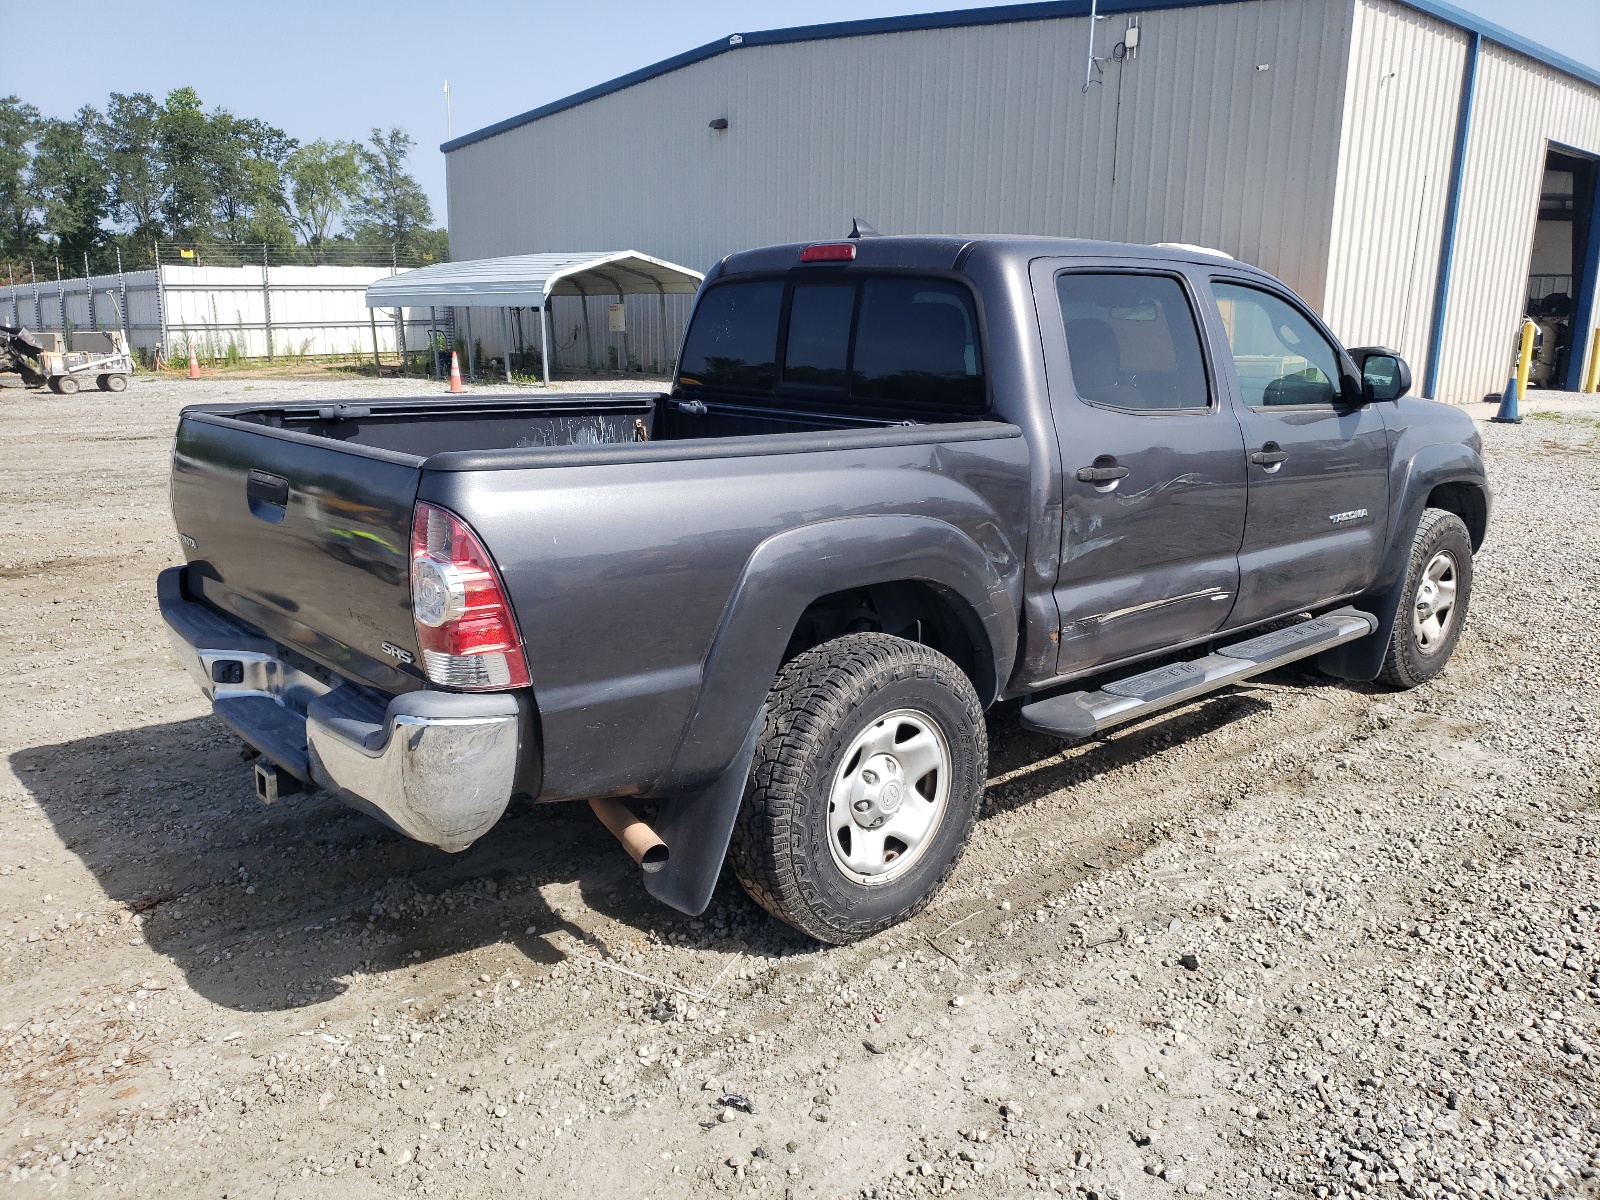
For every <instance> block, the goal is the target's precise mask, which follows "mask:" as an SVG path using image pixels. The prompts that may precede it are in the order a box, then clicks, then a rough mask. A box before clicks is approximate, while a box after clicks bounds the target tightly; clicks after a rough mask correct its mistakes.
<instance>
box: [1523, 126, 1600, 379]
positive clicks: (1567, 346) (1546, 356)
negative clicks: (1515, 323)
mask: <svg viewBox="0 0 1600 1200" xmlns="http://www.w3.org/2000/svg"><path fill="white" fill-rule="evenodd" d="M1597 177H1600V161H1597V160H1595V159H1592V158H1588V157H1585V156H1582V155H1578V154H1574V153H1571V152H1569V151H1567V150H1564V149H1557V148H1555V147H1551V149H1550V151H1549V153H1548V154H1547V155H1546V156H1545V169H1544V186H1543V188H1542V189H1541V190H1540V194H1539V223H1538V225H1537V226H1536V227H1535V230H1534V235H1533V256H1532V258H1531V260H1530V262H1529V264H1528V299H1527V308H1526V310H1525V311H1526V312H1527V314H1528V316H1529V317H1530V318H1531V319H1532V320H1533V322H1534V324H1535V325H1537V326H1538V330H1539V337H1538V340H1537V343H1536V349H1535V351H1534V356H1533V366H1532V368H1531V370H1530V371H1529V372H1528V383H1529V384H1530V385H1531V386H1533V387H1541V388H1558V389H1565V390H1568V391H1577V390H1578V388H1579V387H1580V386H1581V379H1582V374H1583V356H1584V351H1585V349H1586V346H1585V344H1584V343H1585V341H1586V337H1585V331H1587V329H1588V326H1589V324H1590V315H1591V313H1592V312H1593V308H1594V293H1595V279H1594V276H1595V263H1594V259H1595V255H1594V250H1595V249H1596V247H1594V246H1593V245H1592V244H1591V243H1592V242H1593V241H1594V240H1595V191H1596V183H1597Z"/></svg>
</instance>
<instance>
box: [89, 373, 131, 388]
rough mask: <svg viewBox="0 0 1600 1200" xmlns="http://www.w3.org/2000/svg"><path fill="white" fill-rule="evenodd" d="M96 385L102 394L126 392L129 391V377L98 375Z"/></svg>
mask: <svg viewBox="0 0 1600 1200" xmlns="http://www.w3.org/2000/svg"><path fill="white" fill-rule="evenodd" d="M94 385H95V387H97V388H99V389H100V390H101V391H102V392H125V391H127V390H128V377H127V376H126V375H97V376H96V377H95V381H94Z"/></svg>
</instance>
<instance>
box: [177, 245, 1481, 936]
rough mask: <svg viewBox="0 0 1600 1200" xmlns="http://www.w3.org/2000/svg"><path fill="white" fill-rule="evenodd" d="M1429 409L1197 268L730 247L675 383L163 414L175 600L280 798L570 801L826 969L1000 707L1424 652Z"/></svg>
mask: <svg viewBox="0 0 1600 1200" xmlns="http://www.w3.org/2000/svg"><path fill="white" fill-rule="evenodd" d="M1410 382H1411V376H1410V372H1409V370H1408V368H1407V366H1406V364H1405V363H1404V362H1403V361H1402V360H1401V359H1400V357H1399V356H1398V355H1397V354H1395V353H1394V352H1392V351H1390V350H1386V349H1383V348H1381V347H1364V348H1358V349H1353V350H1347V349H1346V348H1344V347H1343V346H1341V345H1340V343H1339V342H1338V340H1337V339H1336V338H1335V337H1334V336H1333V334H1332V333H1330V332H1329V331H1328V329H1327V327H1326V326H1325V325H1324V324H1323V323H1322V322H1321V321H1320V320H1319V319H1318V318H1317V316H1316V314H1315V313H1313V312H1312V311H1311V309H1310V308H1309V307H1308V306H1307V305H1306V304H1305V303H1303V302H1302V301H1301V300H1300V299H1298V298H1297V297H1296V296H1295V295H1294V293H1293V292H1292V291H1290V290H1289V289H1288V288H1287V287H1285V286H1284V285H1283V284H1282V283H1280V282H1278V281H1277V280H1276V279H1274V278H1272V277H1271V276H1269V275H1267V274H1265V273H1263V272H1262V271H1259V270H1256V269H1254V268H1251V267H1249V266H1246V265H1244V264H1242V263H1239V262H1236V261H1234V260H1232V259H1230V258H1228V257H1227V256H1225V255H1219V254H1217V253H1215V252H1206V251H1204V250H1201V249H1199V248H1195V247H1184V246H1133V245H1120V244H1110V243H1096V242H1088V241H1078V240H1064V239H1047V238H1022V237H978V238H959V237H956V238H951V237H860V238H854V239H850V240H845V241H840V242H824V243H816V244H804V245H784V246H773V247H768V248H764V249H756V250H749V251H745V252H741V253H737V254H733V255H730V256H729V257H727V258H725V259H724V260H723V261H722V262H721V263H719V264H718V265H717V266H716V267H715V269H713V270H712V271H711V273H710V274H709V275H708V276H707V277H706V280H705V283H704V285H703V287H702V289H701V291H700V293H699V295H698V297H697V299H696V302H695V306H694V310H693V314H692V317H691V319H690V321H689V324H688V326H687V329H686V332H685V335H684V341H683V345H682V348H681V359H680V362H679V365H678V368H677V373H676V377H675V379H674V381H673V383H672V386H671V389H670V391H666V392H661V393H654V394H604V395H556V396H551V397H549V398H529V397H527V396H523V395H517V396H492V395H474V396H470V397H468V398H465V399H444V398H442V397H441V398H420V399H404V400H395V399H386V400H373V401H370V402H361V403H357V404H351V403H344V404H317V403H277V402H267V403H256V404H250V403H246V404H228V405H223V404H212V405H196V406H191V407H189V408H186V409H185V410H184V412H183V414H182V417H181V419H180V422H179V425H178V430H177V437H176V442H175V446H174V452H173V464H172V489H171V490H172V508H173V515H174V517H175V519H176V524H177V530H178V536H179V538H180V540H181V542H182V545H183V547H184V556H185V558H186V560H187V561H186V565H184V566H181V567H175V568H172V569H169V570H167V571H165V572H163V573H162V575H161V577H160V581H159V585H158V590H159V598H160V605H161V610H162V613H163V614H164V616H165V618H166V621H167V624H168V625H169V626H170V628H171V632H172V635H173V641H174V644H175V646H176V648H177V651H178V654H179V655H180V657H181V658H182V659H183V660H184V661H185V663H186V665H187V666H188V668H189V669H190V670H191V671H192V673H193V674H194V676H195V678H196V680H197V681H198V683H199V685H200V687H201V688H202V689H203V691H204V692H205V694H206V695H207V696H208V697H209V698H210V699H211V701H212V703H213V705H214V707H215V711H216V714H217V715H218V716H219V717H220V718H221V719H222V720H223V721H224V722H225V723H226V724H227V725H228V726H229V727H230V728H231V729H232V730H234V731H235V732H236V733H237V734H238V735H239V736H240V737H241V738H243V739H244V740H245V741H246V742H247V743H249V745H250V746H253V747H254V748H255V749H256V750H257V751H259V752H260V756H259V758H258V759H257V760H256V766H255V774H256V781H257V790H258V792H259V794H260V797H261V799H263V800H265V801H268V802H271V801H273V800H275V799H276V798H277V797H278V796H279V795H280V794H284V793H287V792H291V791H295V790H300V789H304V788H308V787H320V788H324V789H326V790H328V791H329V792H331V793H334V794H336V795H337V796H339V797H340V798H342V799H343V800H344V801H346V802H347V803H349V804H351V805H353V806H355V807H357V808H359V809H362V810H364V811H366V812H368V813H370V814H371V815H373V816H374V817H377V818H378V819H379V820H381V821H384V822H386V823H387V824H389V825H390V826H392V827H393V828H394V829H397V830H399V831H400V832H401V833H403V834H406V835H407V836H409V837H412V838H416V839H419V840H421V841H424V842H428V843H431V844H432V845H434V846H437V847H440V848H442V849H444V850H448V851H457V850H461V849H463V848H465V847H467V846H469V845H471V844H472V843H473V842H474V841H476V840H477V839H479V838H482V837H493V836H494V834H493V830H494V827H495V824H496V822H497V821H498V820H499V818H500V817H501V815H502V813H503V812H504V811H505V809H506V806H507V804H508V803H509V802H510V801H511V800H512V799H513V798H514V797H519V796H521V797H527V798H530V799H532V800H534V801H538V802H541V803H553V802H556V801H580V800H581V801H585V802H588V803H590V804H591V805H592V806H593V807H594V809H595V811H596V813H597V814H598V815H599V817H600V818H601V819H602V820H603V821H605V823H606V824H607V826H608V827H610V828H611V829H612V831H613V832H615V833H616V834H617V835H618V837H619V838H620V839H621V840H622V842H623V844H624V846H626V847H627V848H628V850H629V852H630V853H631V854H632V855H633V856H634V858H635V859H636V861H638V862H639V864H640V866H641V868H642V871H643V883H644V886H645V887H646V888H647V889H648V891H649V892H650V893H651V894H652V895H654V896H655V897H657V898H658V899H659V900H660V901H662V902H664V903H666V904H668V905H671V906H672V907H674V908H677V909H679V910H681V911H683V912H686V913H691V914H693V913H699V912H701V911H703V910H704V909H705V907H706V906H707V904H708V903H709V901H710V898H711V894H712V889H713V887H714V886H715V884H716V881H717V878H718V875H719V873H720V872H721V870H722V869H723V866H724V863H725V862H726V864H727V865H728V866H730V867H731V869H732V871H733V873H734V874H735V875H736V876H737V877H738V879H739V880H740V882H741V883H742V884H743V885H744V887H745V888H746V889H748V891H749V892H750V894H751V895H752V896H753V897H754V898H755V899H756V900H757V901H758V902H759V903H760V904H762V905H763V906H764V907H765V908H766V909H767V910H769V911H770V912H771V913H772V914H773V915H774V916H776V917H779V918H781V919H782V920H784V921H787V922H788V923H789V924H791V925H793V926H794V927H795V928H797V929H799V930H801V931H803V932H805V933H806V934H809V935H811V936H812V937H814V938H817V939H820V940H822V941H825V942H846V941H850V940H853V939H858V938H861V937H864V936H868V935H870V934H872V933H874V932H875V931H878V930H881V929H884V928H885V927H887V926H890V925H892V924H894V923H895V922H898V921H901V920H904V919H905V918H906V917H908V916H909V915H911V914H913V913H915V912H917V911H918V910H919V909H920V908H921V907H922V906H924V905H926V904H927V903H928V901H929V899H930V897H932V896H933V894H934V893H935V892H936V890H937V889H938V888H939V886H940V884H941V883H942V882H943V881H944V879H945V878H946V877H947V876H948V875H949V873H950V871H951V870H952V868H953V867H954V865H955V863H956V861H957V859H958V857H959V856H960V854H961V851H962V848H963V846H964V844H965V843H966V842H967V840H968V838H969V837H970V835H971V832H972V829H973V823H974V821H975V819H976V817H977V815H978V812H979V807H980V802H981V799H982V796H983V790H984V783H985V777H986V767H987V762H986V759H987V752H988V744H987V736H986V731H985V716H984V713H985V710H986V709H988V708H989V707H990V706H992V705H995V704H997V703H1001V702H1011V703H1013V704H1014V705H1015V706H1016V708H1017V710H1018V714H1019V716H1018V719H1020V721H1021V723H1022V724H1023V725H1024V726H1025V727H1027V728H1029V729H1032V730H1036V731H1038V732H1040V733H1044V734H1049V735H1054V736H1056V737H1060V738H1062V739H1069V740H1070V739H1085V738H1091V737H1094V736H1095V735H1097V734H1099V733H1100V732H1101V731H1103V730H1106V729H1108V728H1110V727H1112V726H1115V725H1117V724H1119V723H1124V722H1130V721H1137V720H1140V719H1142V718H1145V717H1148V716H1149V715H1150V714H1152V713H1155V712H1158V711H1160V710H1162V709H1164V708H1167V707H1170V706H1174V705H1180V704H1183V703H1185V702H1187V701H1189V700H1192V699H1194V698H1195V697H1198V696H1201V695H1203V694H1205V693H1208V692H1211V691H1214V690H1216V689H1219V688H1224V687H1227V686H1229V685H1230V684H1234V683H1237V682H1239V681H1240V680H1244V679H1248V678H1249V677H1251V676H1253V675H1256V674H1259V673H1261V672H1264V671H1269V670H1271V669H1273V668H1275V667H1278V666H1281V665H1283V664H1285V663H1288V662H1292V661H1296V660H1306V659H1312V658H1315V661H1316V663H1317V665H1318V666H1319V667H1320V668H1321V669H1322V670H1323V671H1324V672H1326V673H1328V674H1331V675H1333V676H1336V677H1339V678H1343V679H1350V680H1382V681H1383V682H1384V683H1386V684H1388V685H1390V686H1393V687H1401V688H1405V687H1412V686H1415V685H1417V684H1420V683H1424V682H1425V681H1427V680H1429V679H1431V678H1432V677H1434V676H1435V675H1437V674H1438V673H1439V672H1440V671H1441V670H1443V668H1444V666H1445V663H1446V661H1447V660H1448V659H1449V658H1450V655H1451V652H1452V650H1453V649H1454V647H1455V645H1456V642H1457V639H1458V638H1459V637H1460V636H1461V631H1462V626H1463V624H1464V623H1465V621H1466V619H1467V608H1468V604H1469V602H1470V599H1471V592H1472V561H1473V554H1474V552H1475V550H1476V549H1477V548H1478V546H1479V545H1480V544H1481V543H1482V541H1483V537H1484V530H1485V526H1486V523H1487V520H1488V513H1489V489H1488V487H1487V485H1486V482H1485V477H1484V468H1483V462H1482V459H1481V457H1480V442H1479V438H1478V435H1477V433H1476V431H1475V428H1474V425H1473V423H1472V420H1471V419H1470V418H1469V417H1468V416H1467V415H1466V414H1465V413H1463V412H1462V411H1460V410H1458V409H1454V408H1451V407H1448V406H1446V405H1442V404H1436V403H1432V402H1430V401H1426V400H1421V399H1415V398H1411V397H1409V396H1408V395H1407V392H1408V389H1409V387H1410Z"/></svg>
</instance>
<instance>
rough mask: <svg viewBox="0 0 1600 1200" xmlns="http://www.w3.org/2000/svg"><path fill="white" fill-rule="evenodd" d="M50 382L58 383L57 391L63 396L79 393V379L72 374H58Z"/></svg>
mask: <svg viewBox="0 0 1600 1200" xmlns="http://www.w3.org/2000/svg"><path fill="white" fill-rule="evenodd" d="M50 382H52V383H53V384H55V385H56V391H57V392H59V393H60V394H61V395H63V396H76V395H77V394H78V381H77V379H76V378H75V377H73V376H71V375H58V376H57V377H56V378H55V379H52V380H51V381H50Z"/></svg>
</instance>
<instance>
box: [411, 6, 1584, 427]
mask: <svg viewBox="0 0 1600 1200" xmlns="http://www.w3.org/2000/svg"><path fill="white" fill-rule="evenodd" d="M1574 8H1575V12H1577V13H1585V14H1587V17H1586V18H1581V19H1588V18H1592V17H1593V16H1594V14H1593V11H1592V9H1591V3H1590V0H1581V2H1578V3H1575V5H1574ZM1098 11H1099V16H1098V19H1093V20H1092V19H1091V17H1090V15H1089V14H1090V4H1089V0H1059V2H1054V3H1038V4H1022V5H1012V6H1006V7H1000V8H985V9H974V10H968V11H962V12H949V13H936V14H930V15H927V16H917V17H904V18H886V19H879V20H867V21H853V22H847V23H842V24H834V25H819V26H812V27H807V28H798V29H783V30H773V31H768V32H763V33H746V34H734V35H732V36H730V37H729V38H727V39H724V40H722V41H718V42H715V43H712V44H710V45H707V46H702V47H699V48H697V49H694V50H690V51H688V52H686V53H684V54H680V55H678V56H677V57H675V58H671V59H667V60H666V61H664V62H662V63H659V64H656V65H655V66H652V67H649V68H646V69H644V70H641V71H636V72H634V73H632V74H630V75H625V76H623V77H621V78H619V79H616V80H612V81H610V82H608V83H604V84H601V85H599V86H597V87H594V88H591V89H589V90H587V91H584V92H580V93H578V94H577V95H574V96H571V97H568V98H567V99H565V100H561V101H557V102H555V103H553V104H548V105H545V106H544V107H542V108H538V109H534V110H533V111H531V112H527V113H524V114H522V115H520V116H517V117H513V118H510V119H509V120H506V121H502V122H500V123H498V124H496V125H492V126H489V127H488V128H485V129H482V130H479V131H477V132H475V133H471V134H467V135H465V136H463V137H459V138H456V139H454V140H453V141H450V142H447V143H445V145H444V147H443V149H444V151H445V153H446V163H447V178H448V189H449V222H450V248H451V254H452V256H453V257H456V258H480V257H491V256H495V255H503V254H518V253H530V252H542V251H555V250H566V249H579V248H582V247H585V246H593V245H602V246H610V245H617V246H633V247H636V248H638V249H640V250H642V251H644V252H646V253H648V254H653V255H657V256H660V257H662V258H666V259H668V260H671V261H675V262H682V263H687V264H690V265H692V266H695V267H697V268H701V269H704V268H706V267H708V266H710V265H711V264H712V263H714V262H715V261H716V260H717V259H719V258H720V257H721V256H722V255H724V254H726V253H728V252H729V251H732V250H736V249H740V248H743V247H748V246H754V245H760V244H762V243H768V242H779V241H796V240H806V239H820V238H829V237H837V236H839V235H841V234H842V233H843V232H844V231H845V230H846V229H847V228H848V227H849V223H850V218H851V217H853V216H861V217H864V218H865V219H867V220H869V221H871V222H872V223H873V224H874V225H876V226H877V227H878V228H879V229H881V230H883V231H884V232H887V233H958V234H959V233H980V232H1007V233H1041V234H1058V235H1065V236H1074V237H1091V238H1109V239H1114V240H1119V241H1130V242H1157V241H1178V242H1190V243H1197V244H1200V245H1206V246H1213V247H1217V248H1220V249H1222V250H1225V251H1226V252H1227V253H1229V254H1232V255H1234V256H1235V257H1238V258H1241V259H1244V260H1246V261H1249V262H1252V263H1255V264H1258V265H1259V266H1262V267H1264V268H1266V269H1267V270H1269V271H1272V272H1273V273H1275V274H1277V275H1279V276H1281V277H1282V278H1283V279H1285V280H1286V281H1287V282H1289V283H1290V284H1291V285H1292V286H1293V287H1295V288H1296V289H1297V290H1298V291H1299V292H1300V293H1301V294H1302V295H1303V296H1304V297H1305V298H1306V299H1307V300H1308V301H1309V302H1310V303H1312V304H1313V305H1315V306H1316V307H1317V308H1318V309H1319V311H1320V312H1322V314H1323V315H1324V316H1325V318H1326V319H1327V320H1328V321H1329V323H1330V324H1331V325H1332V326H1333V328H1334V329H1335V330H1336V331H1337V332H1338V333H1339V334H1340V335H1341V336H1342V337H1343V338H1344V339H1345V340H1346V342H1347V343H1348V344H1352V345H1356V344H1371V343H1384V344H1387V345H1390V346H1393V347H1394V348H1396V349H1398V350H1400V351H1401V353H1403V354H1404V355H1405V356H1406V357H1407V358H1408V359H1409V360H1410V361H1411V362H1412V364H1413V366H1414V367H1415V369H1416V373H1417V376H1418V386H1419V390H1421V391H1422V392H1423V393H1424V394H1428V395H1434V396H1437V397H1439V398H1441V399H1448V400H1454V401H1458V402H1459V401H1467V400H1478V399H1481V398H1482V397H1483V396H1484V395H1485V393H1488V392H1491V391H1496V390H1498V389H1499V388H1500V387H1501V386H1502V385H1503V383H1504V381H1505V378H1506V374H1507V371H1508V367H1509V365H1510V360H1511V355H1512V349H1513V339H1514V337H1515V334H1516V331H1517V329H1518V327H1519V325H1520V320H1521V317H1522V315H1523V313H1524V311H1526V310H1528V309H1529V308H1530V307H1531V308H1532V309H1533V310H1534V311H1535V313H1536V315H1537V316H1538V317H1539V319H1540V320H1541V322H1542V323H1543V325H1544V327H1545V329H1546V338H1545V341H1546V343H1547V344H1548V346H1549V350H1548V351H1547V354H1548V356H1549V357H1550V361H1549V363H1548V364H1547V369H1546V372H1545V373H1546V374H1547V375H1548V382H1549V384H1550V385H1551V386H1560V385H1562V384H1565V385H1567V386H1571V387H1576V386H1578V383H1579V381H1580V380H1581V379H1582V377H1583V372H1584V369H1585V365H1586V362H1587V356H1588V354H1589V351H1590V347H1591V346H1592V345H1593V330H1594V328H1595V326H1596V323H1597V320H1600V312H1597V308H1600V306H1597V304H1596V302H1595V296H1596V279H1597V276H1600V269H1597V266H1600V264H1597V258H1600V204H1597V203H1596V183H1597V176H1600V168H1597V164H1600V72H1597V71H1594V70H1592V69H1590V68H1587V67H1584V66H1582V65H1581V64H1578V63H1576V62H1573V61H1571V60H1569V59H1566V58H1564V57H1562V56H1561V55H1559V54H1557V53H1555V52H1553V51H1551V50H1547V49H1545V48H1543V47H1541V46H1537V45H1534V44H1532V43H1530V42H1527V41H1525V40H1524V39H1522V38H1519V37H1517V36H1516V35H1514V34H1511V33H1509V32H1507V31H1505V30H1502V29H1499V28H1497V27H1494V26H1492V25H1488V24H1486V23H1484V22H1483V21H1481V20H1479V19H1478V18H1476V17H1473V16H1471V15H1469V14H1466V13H1463V12H1461V11H1460V10H1457V9H1454V8H1451V7H1450V6H1449V5H1446V4H1443V3H1438V2H1436V0H1405V2H1400V0H1145V2H1144V3H1137V4H1136V3H1128V2H1124V0H1103V2H1102V3H1100V4H1099V6H1098ZM1086 80H1087V82H1086ZM1551 296H1554V299H1551V298H1550V297H1551ZM1563 297H1565V299H1563ZM556 315H557V320H558V340H559V328H560V324H559V323H560V321H561V316H560V313H559V311H558V312H557V314H556ZM641 315H644V314H641ZM1563 342H1564V345H1565V348H1564V349H1563V348H1562V344H1563ZM1558 355H1559V361H1557V356H1558Z"/></svg>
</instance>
